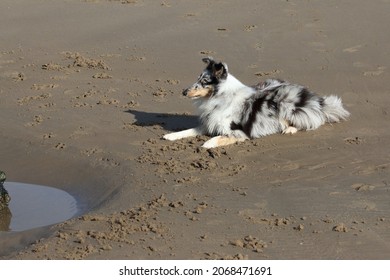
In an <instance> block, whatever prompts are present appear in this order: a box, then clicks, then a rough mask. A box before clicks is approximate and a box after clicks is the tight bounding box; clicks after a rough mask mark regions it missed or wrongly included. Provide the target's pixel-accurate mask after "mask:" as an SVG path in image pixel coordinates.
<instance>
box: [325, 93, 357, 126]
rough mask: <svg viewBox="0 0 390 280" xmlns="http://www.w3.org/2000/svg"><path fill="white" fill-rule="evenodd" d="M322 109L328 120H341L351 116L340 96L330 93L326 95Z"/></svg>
mask: <svg viewBox="0 0 390 280" xmlns="http://www.w3.org/2000/svg"><path fill="white" fill-rule="evenodd" d="M322 111H323V113H324V114H325V118H326V121H327V122H330V123H333V122H339V121H341V120H345V119H346V118H348V117H349V115H350V113H349V112H348V111H347V110H345V109H344V107H343V103H342V102H341V99H340V98H339V97H338V96H335V95H330V96H325V97H324V103H323V106H322Z"/></svg>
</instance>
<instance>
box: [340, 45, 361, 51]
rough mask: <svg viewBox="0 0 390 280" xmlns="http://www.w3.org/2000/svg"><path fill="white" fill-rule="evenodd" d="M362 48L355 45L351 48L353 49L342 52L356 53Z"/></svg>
mask: <svg viewBox="0 0 390 280" xmlns="http://www.w3.org/2000/svg"><path fill="white" fill-rule="evenodd" d="M362 47H363V46H362V45H356V46H353V47H349V48H346V49H343V52H347V53H355V52H358V51H359V50H360V49H361V48H362Z"/></svg>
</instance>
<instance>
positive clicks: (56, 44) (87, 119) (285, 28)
mask: <svg viewBox="0 0 390 280" xmlns="http://www.w3.org/2000/svg"><path fill="white" fill-rule="evenodd" d="M389 11H390V3H389V2H388V1H375V2H367V1H360V0H359V1H343V2H342V3H340V2H339V1H327V2H326V3H322V2H320V1H272V2H264V3H262V1H252V0H251V1H245V5H243V4H242V2H238V1H237V2H236V1H157V2H156V1H147V0H138V1H108V0H107V1H106V0H96V1H81V0H80V1H79V0H64V1H45V0H41V1H34V2H32V1H27V0H21V1H17V2H15V1H11V0H5V1H1V3H0V41H1V49H0V81H1V83H0V96H1V100H0V127H1V129H0V139H1V140H0V143H1V145H0V154H1V159H2V160H1V164H0V169H1V170H4V171H5V172H6V173H7V177H8V180H9V181H17V182H26V183H31V184H42V185H48V186H53V187H58V188H60V189H63V190H65V191H67V192H69V193H71V194H72V195H74V196H75V197H76V198H78V199H79V200H80V201H81V202H82V203H83V204H84V205H85V207H86V210H87V211H86V213H84V214H83V215H82V216H80V217H76V218H74V219H72V220H69V221H66V222H63V223H61V224H58V225H54V226H52V227H46V228H44V229H37V230H32V231H28V232H24V233H18V234H9V233H1V234H0V245H1V247H2V248H1V249H0V256H1V258H3V259H389V258H390V231H389V226H390V204H389V198H390V197H389V196H390V192H389V191H390V187H389V183H390V175H389V174H390V172H389V169H390V156H389V146H390V145H389V144H390V137H389V136H390V135H389V130H388V121H389V107H388V106H389V101H390V98H389V93H388V80H389V78H390V77H389V66H390V65H389V59H388V57H389V50H390V35H389V34H388V32H386V31H385V30H384V29H385V28H386V26H388V25H389V24H390V19H389V17H388V12H389ZM357 15H358V16H357ZM207 55H211V56H213V57H214V58H216V59H218V60H223V61H225V62H226V63H227V64H228V66H229V70H230V71H231V72H232V73H233V74H234V75H235V76H236V77H237V78H239V79H240V80H241V81H243V82H244V83H246V84H249V85H251V84H255V83H257V82H259V81H261V80H264V79H266V78H269V77H279V78H283V79H286V80H289V81H292V82H296V83H300V84H304V85H307V86H308V87H309V88H310V89H312V90H313V91H315V92H318V93H319V94H323V95H328V94H336V95H338V96H340V97H341V98H342V99H343V102H344V104H345V106H346V108H347V109H348V110H349V111H350V112H351V117H350V119H349V120H348V121H346V122H343V123H340V124H334V125H324V126H322V127H321V128H320V129H318V130H316V131H310V132H300V133H298V134H296V135H293V136H289V135H273V136H269V137H265V138H262V139H256V140H252V141H246V142H245V143H239V144H236V145H232V146H228V147H223V148H217V149H211V150H206V149H202V148H200V146H201V145H202V143H203V142H204V141H205V140H207V137H199V138H194V139H185V140H180V141H177V142H168V141H165V140H162V139H161V136H162V135H164V134H165V133H167V132H169V131H175V130H180V129H184V128H189V127H192V126H195V125H196V124H197V118H196V116H195V110H194V108H193V106H192V104H191V101H190V100H188V99H186V98H185V97H182V96H181V90H182V89H183V88H185V87H187V86H188V85H190V84H191V83H193V82H194V81H195V79H196V77H197V76H198V75H199V73H200V72H201V70H202V69H203V64H202V62H201V58H202V57H204V56H207Z"/></svg>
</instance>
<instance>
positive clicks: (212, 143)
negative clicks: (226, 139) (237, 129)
mask: <svg viewBox="0 0 390 280" xmlns="http://www.w3.org/2000/svg"><path fill="white" fill-rule="evenodd" d="M219 138H220V137H219V136H217V137H214V138H211V139H210V140H207V141H206V142H205V143H204V144H203V145H202V147H203V148H206V149H211V148H216V147H218V146H219V143H218V140H219Z"/></svg>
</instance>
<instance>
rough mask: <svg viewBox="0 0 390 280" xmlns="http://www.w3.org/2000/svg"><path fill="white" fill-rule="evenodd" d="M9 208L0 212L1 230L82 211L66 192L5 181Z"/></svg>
mask: <svg viewBox="0 0 390 280" xmlns="http://www.w3.org/2000/svg"><path fill="white" fill-rule="evenodd" d="M4 187H5V189H6V190H7V191H8V193H9V195H10V197H11V201H10V203H9V207H8V208H9V209H8V210H9V211H7V209H5V210H3V211H1V212H0V231H11V232H12V231H13V232H17V231H24V230H29V229H34V228H38V227H43V226H47V225H51V224H56V223H59V222H62V221H65V220H68V219H70V218H72V217H74V216H75V215H77V214H78V213H79V212H80V209H79V207H78V205H77V201H76V199H75V198H74V197H72V196H71V195H70V194H68V193H67V192H65V191H63V190H60V189H56V188H52V187H47V186H41V185H33V184H25V183H16V182H6V183H5V184H4Z"/></svg>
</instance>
